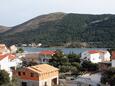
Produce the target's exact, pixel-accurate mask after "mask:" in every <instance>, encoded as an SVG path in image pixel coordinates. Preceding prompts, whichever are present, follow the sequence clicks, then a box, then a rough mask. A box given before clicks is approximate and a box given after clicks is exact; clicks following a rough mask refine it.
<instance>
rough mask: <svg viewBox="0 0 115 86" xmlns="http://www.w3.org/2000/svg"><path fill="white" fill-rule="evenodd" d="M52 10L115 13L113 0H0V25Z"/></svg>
mask: <svg viewBox="0 0 115 86" xmlns="http://www.w3.org/2000/svg"><path fill="white" fill-rule="evenodd" d="M53 12H65V13H80V14H115V0H0V25H3V26H8V27H11V26H15V25H18V24H21V23H23V22H25V21H27V20H30V19H32V18H34V17H36V16H39V15H43V14H48V13H53Z"/></svg>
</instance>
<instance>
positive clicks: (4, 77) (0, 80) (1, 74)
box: [0, 70, 10, 85]
mask: <svg viewBox="0 0 115 86" xmlns="http://www.w3.org/2000/svg"><path fill="white" fill-rule="evenodd" d="M9 82H10V78H9V74H8V73H7V72H6V71H5V70H0V85H3V84H7V83H9Z"/></svg>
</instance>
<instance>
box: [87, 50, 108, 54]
mask: <svg viewBox="0 0 115 86" xmlns="http://www.w3.org/2000/svg"><path fill="white" fill-rule="evenodd" d="M88 53H90V54H95V53H100V54H104V53H106V51H104V50H89V51H88Z"/></svg>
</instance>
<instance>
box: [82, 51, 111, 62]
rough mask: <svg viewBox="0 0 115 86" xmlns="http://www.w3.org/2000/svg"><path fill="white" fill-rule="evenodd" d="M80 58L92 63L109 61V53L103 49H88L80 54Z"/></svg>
mask: <svg viewBox="0 0 115 86" xmlns="http://www.w3.org/2000/svg"><path fill="white" fill-rule="evenodd" d="M81 60H87V61H91V62H92V63H99V62H108V61H110V53H109V52H108V51H105V50H88V51H85V52H83V53H82V54H81Z"/></svg>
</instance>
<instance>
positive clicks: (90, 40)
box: [1, 13, 115, 47]
mask: <svg viewBox="0 0 115 86" xmlns="http://www.w3.org/2000/svg"><path fill="white" fill-rule="evenodd" d="M1 40H2V42H4V43H8V44H16V43H27V44H29V43H33V42H35V43H42V44H43V45H44V46H45V45H47V46H51V47H52V46H64V47H115V44H114V42H115V15H110V14H108V15H88V14H73V13H70V14H65V13H52V14H48V15H42V16H38V17H36V18H34V19H32V20H30V21H27V22H25V23H23V24H21V25H18V26H15V27H12V29H10V30H8V31H6V32H4V33H2V34H1Z"/></svg>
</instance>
